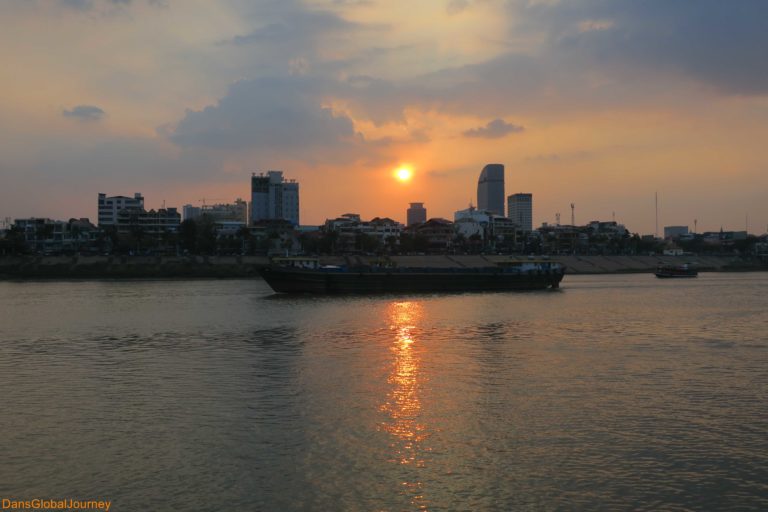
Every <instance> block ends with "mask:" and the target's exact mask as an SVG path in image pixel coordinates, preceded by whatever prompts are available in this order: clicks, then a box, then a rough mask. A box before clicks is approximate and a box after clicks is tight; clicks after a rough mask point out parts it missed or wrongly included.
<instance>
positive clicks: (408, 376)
mask: <svg viewBox="0 0 768 512" xmlns="http://www.w3.org/2000/svg"><path fill="white" fill-rule="evenodd" d="M388 313H389V318H390V329H391V330H392V331H393V333H394V340H393V343H392V345H391V346H390V352H391V353H392V356H393V359H392V367H391V370H390V372H389V376H388V378H387V383H388V384H389V392H388V393H387V401H386V403H384V404H383V405H382V406H381V408H380V410H381V411H382V412H384V413H386V414H387V416H388V417H389V418H388V420H387V421H385V422H383V423H382V424H381V425H380V428H382V429H383V430H384V431H386V432H388V433H389V434H391V436H392V438H393V441H392V444H391V446H392V458H391V459H390V462H394V463H397V464H401V465H405V466H410V467H412V468H421V467H424V464H425V461H424V453H425V452H427V451H428V448H426V447H424V446H423V442H424V440H425V439H426V438H427V437H428V435H429V434H428V430H427V426H426V425H425V424H424V423H423V422H422V421H421V419H422V418H421V416H422V403H421V399H420V397H419V392H420V390H421V387H422V385H423V382H422V380H423V377H422V376H421V375H420V373H419V370H420V366H421V358H420V356H419V347H418V344H417V340H416V335H417V333H418V326H419V321H420V319H421V316H422V306H421V304H419V303H418V302H393V303H392V304H390V305H389V307H388ZM409 474H411V475H413V476H416V475H415V474H413V473H412V472H409ZM409 480H411V481H404V482H403V486H404V487H405V488H406V489H405V492H408V493H409V494H412V500H411V502H412V504H413V505H414V506H416V507H417V508H418V509H422V510H423V509H426V502H425V500H424V496H423V489H422V483H421V482H420V481H419V479H418V478H410V479H409Z"/></svg>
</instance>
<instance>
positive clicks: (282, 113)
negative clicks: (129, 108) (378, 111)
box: [168, 75, 364, 158]
mask: <svg viewBox="0 0 768 512" xmlns="http://www.w3.org/2000/svg"><path fill="white" fill-rule="evenodd" d="M168 136H169V138H170V140H171V141H172V142H174V143H175V144H177V145H179V146H181V147H206V148H214V149H228V150H259V151H262V152H263V153H266V154H270V155H273V156H274V155H282V156H284V157H298V158H300V157H302V156H307V155H311V154H316V153H318V152H322V153H325V154H328V153H331V152H333V151H334V150H337V151H339V152H343V151H344V150H351V149H354V148H356V147H358V146H360V145H361V144H362V143H363V142H364V141H363V137H362V135H361V134H359V133H358V132H356V131H355V128H354V124H353V122H352V119H350V118H349V117H348V116H347V115H345V114H344V113H339V112H335V111H334V110H333V109H332V108H330V107H328V106H326V105H325V104H324V102H323V95H322V88H321V85H320V84H318V81H317V80H316V79H314V80H313V79H312V78H311V77H305V76H301V75H290V76H283V77H269V78H260V79H256V80H243V81H240V82H237V83H235V84H234V85H232V86H231V87H230V89H229V91H228V93H227V94H226V95H225V96H224V97H223V98H221V99H220V100H219V101H218V102H217V103H216V104H215V105H210V106H207V107H205V108H204V109H202V110H188V111H187V113H186V115H185V116H184V118H183V119H182V120H181V121H179V122H178V124H177V125H176V126H175V127H174V128H173V129H171V130H170V132H169V133H168Z"/></svg>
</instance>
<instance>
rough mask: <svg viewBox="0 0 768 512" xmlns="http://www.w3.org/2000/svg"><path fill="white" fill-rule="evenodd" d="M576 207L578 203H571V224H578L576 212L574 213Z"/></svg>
mask: <svg viewBox="0 0 768 512" xmlns="http://www.w3.org/2000/svg"><path fill="white" fill-rule="evenodd" d="M575 208H576V205H575V204H573V203H571V226H574V227H575V226H576V214H575V213H574V209H575Z"/></svg>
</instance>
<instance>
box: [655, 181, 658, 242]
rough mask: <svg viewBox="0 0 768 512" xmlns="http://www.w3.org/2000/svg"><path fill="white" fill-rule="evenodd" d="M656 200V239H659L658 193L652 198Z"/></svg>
mask: <svg viewBox="0 0 768 512" xmlns="http://www.w3.org/2000/svg"><path fill="white" fill-rule="evenodd" d="M654 197H655V200H656V238H659V193H658V192H656V195H655V196H654Z"/></svg>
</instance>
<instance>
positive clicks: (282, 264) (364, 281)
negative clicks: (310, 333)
mask: <svg viewBox="0 0 768 512" xmlns="http://www.w3.org/2000/svg"><path fill="white" fill-rule="evenodd" d="M564 271H565V269H564V268H563V266H562V265H561V264H559V263H557V262H552V261H548V260H535V261H534V260H531V261H508V262H499V263H497V264H496V265H494V266H487V267H474V268H472V267H470V268H468V267H448V268H432V267H427V268H416V267H393V266H387V265H365V266H349V267H346V266H333V265H326V266H322V265H319V263H315V262H313V260H307V259H304V260H301V259H293V260H292V259H290V258H284V259H282V260H278V261H275V262H273V263H272V264H271V265H270V266H269V267H267V268H264V269H262V271H261V276H262V277H263V278H264V280H265V281H266V282H267V284H269V286H270V287H272V289H273V290H274V291H276V292H278V293H313V294H365V293H410V292H412V293H419V292H469V291H506V290H544V289H547V288H558V287H559V286H560V281H561V280H562V279H563V274H564Z"/></svg>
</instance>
